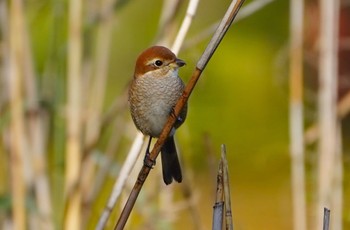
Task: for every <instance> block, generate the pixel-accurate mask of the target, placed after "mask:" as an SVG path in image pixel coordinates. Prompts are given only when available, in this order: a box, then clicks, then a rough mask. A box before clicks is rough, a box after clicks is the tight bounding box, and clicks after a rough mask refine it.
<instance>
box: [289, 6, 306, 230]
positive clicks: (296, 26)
mask: <svg viewBox="0 0 350 230" xmlns="http://www.w3.org/2000/svg"><path fill="white" fill-rule="evenodd" d="M290 11H291V13H290V67H289V68H290V69H289V87H290V88H289V91H290V101H289V103H290V104H289V133H290V155H291V170H292V172H291V177H292V178H291V182H292V198H293V227H294V229H295V230H306V225H307V223H306V201H305V166H304V136H303V134H304V116H303V17H304V13H303V12H304V5H303V0H295V1H290Z"/></svg>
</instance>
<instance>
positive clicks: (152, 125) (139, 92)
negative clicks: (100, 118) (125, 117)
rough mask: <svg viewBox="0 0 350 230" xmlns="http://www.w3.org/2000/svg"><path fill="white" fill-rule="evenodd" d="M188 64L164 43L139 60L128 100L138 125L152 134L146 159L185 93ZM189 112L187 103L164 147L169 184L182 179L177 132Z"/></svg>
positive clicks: (163, 171)
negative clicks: (183, 69) (183, 75)
mask: <svg viewBox="0 0 350 230" xmlns="http://www.w3.org/2000/svg"><path fill="white" fill-rule="evenodd" d="M185 64H186V63H185V62H184V61H183V60H181V59H179V58H177V57H176V55H175V54H174V53H173V52H172V51H171V50H170V49H168V48H166V47H164V46H152V47H150V48H148V49H146V50H145V51H143V52H142V53H141V54H140V55H139V56H138V58H137V60H136V65H135V71H134V76H133V79H132V81H131V84H130V87H129V92H128V101H129V108H130V113H131V117H132V120H133V122H134V124H135V126H136V128H137V129H138V130H140V131H141V132H142V133H143V134H144V135H147V136H149V143H148V146H147V149H146V156H145V161H146V160H147V159H146V158H147V157H149V148H150V144H151V140H152V138H159V136H160V134H161V132H162V130H163V127H164V125H165V123H166V121H167V120H168V117H169V116H170V115H172V113H173V111H174V110H173V109H174V107H175V105H176V102H177V100H178V99H179V98H180V96H181V95H182V93H183V90H184V88H185V84H184V82H183V81H182V79H181V78H180V77H179V75H178V71H179V68H180V67H182V66H184V65H185ZM186 115H187V104H186V105H185V106H184V108H183V109H182V110H181V112H180V114H179V116H178V118H177V119H176V121H175V124H174V126H173V128H172V130H171V131H170V134H169V136H168V138H167V139H166V140H165V142H164V144H163V146H162V147H161V150H160V152H161V162H162V174H163V181H164V183H165V184H166V185H169V184H171V183H172V181H173V179H174V180H175V181H176V182H178V183H180V182H181V181H182V172H181V166H180V162H179V158H178V154H177V150H176V146H175V141H174V134H175V131H176V129H177V128H179V127H180V126H181V125H182V124H183V122H184V121H185V119H186ZM154 163H155V162H154Z"/></svg>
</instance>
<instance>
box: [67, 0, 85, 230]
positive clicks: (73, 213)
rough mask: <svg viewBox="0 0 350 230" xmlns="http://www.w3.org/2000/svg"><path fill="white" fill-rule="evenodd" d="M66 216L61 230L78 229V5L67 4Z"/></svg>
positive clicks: (79, 134)
mask: <svg viewBox="0 0 350 230" xmlns="http://www.w3.org/2000/svg"><path fill="white" fill-rule="evenodd" d="M68 17H69V18H68V23H69V25H68V30H69V31H68V76H67V77H68V81H67V83H68V86H67V87H68V105H67V146H66V148H67V149H66V172H65V173H66V175H65V193H66V198H67V199H66V213H65V222H64V229H81V191H80V183H79V175H80V169H81V155H82V154H81V142H80V141H81V109H80V108H81V72H82V71H81V62H82V1H81V0H74V1H69V15H68Z"/></svg>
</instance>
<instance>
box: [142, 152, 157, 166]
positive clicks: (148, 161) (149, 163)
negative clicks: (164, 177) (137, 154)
mask: <svg viewBox="0 0 350 230" xmlns="http://www.w3.org/2000/svg"><path fill="white" fill-rule="evenodd" d="M150 155H151V154H150V153H149V152H148V151H147V152H146V155H145V158H144V159H143V165H144V166H146V167H148V168H150V169H153V168H154V166H155V165H156V161H155V160H153V159H151V157H150Z"/></svg>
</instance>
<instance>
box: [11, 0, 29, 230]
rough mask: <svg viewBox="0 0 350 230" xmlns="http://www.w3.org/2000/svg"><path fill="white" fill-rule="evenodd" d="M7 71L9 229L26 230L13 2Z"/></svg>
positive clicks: (19, 45) (17, 7)
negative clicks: (10, 219) (8, 109)
mask: <svg viewBox="0 0 350 230" xmlns="http://www.w3.org/2000/svg"><path fill="white" fill-rule="evenodd" d="M9 7H10V11H9V18H10V20H9V23H10V25H9V39H8V41H9V68H8V71H9V72H8V74H7V76H8V79H7V82H8V88H9V94H10V96H9V98H10V113H11V115H10V119H11V121H10V133H11V134H10V169H11V194H12V215H13V227H14V229H16V230H24V229H26V209H25V206H26V205H25V202H26V185H25V178H24V167H25V166H24V165H25V162H24V161H25V159H24V156H25V154H26V152H25V144H26V143H25V142H26V140H25V137H24V133H25V127H24V117H23V115H24V111H23V100H24V99H23V94H22V90H23V69H22V66H23V56H24V53H23V50H24V47H23V45H24V44H23V41H22V36H21V32H22V31H23V20H21V18H22V13H23V5H22V1H21V0H14V1H12V2H11V3H10V5H9Z"/></svg>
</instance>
